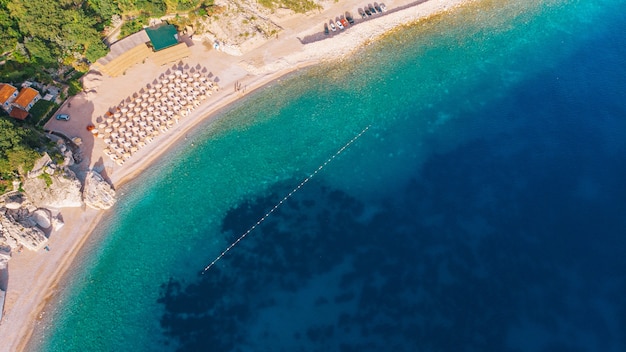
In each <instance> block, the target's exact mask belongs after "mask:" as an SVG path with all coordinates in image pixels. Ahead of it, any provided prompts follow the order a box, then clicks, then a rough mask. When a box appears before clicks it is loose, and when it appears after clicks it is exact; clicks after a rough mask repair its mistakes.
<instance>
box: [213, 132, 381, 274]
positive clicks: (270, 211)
mask: <svg viewBox="0 0 626 352" xmlns="http://www.w3.org/2000/svg"><path fill="white" fill-rule="evenodd" d="M371 126H372V125H368V126H367V127H365V128H364V129H363V130H362V131H361V132H359V133H358V134H357V135H356V136H354V137H353V138H352V139H351V140H350V141H348V143H346V144H344V145H343V146H342V147H341V148H340V149H339V150H337V152H335V154H333V155H332V156H331V157H330V158H328V159H326V161H324V163H323V164H321V165H320V166H319V167H318V168H317V169H316V170H315V171H313V173H311V174H310V175H309V176H307V177H306V178H305V179H304V180H302V182H300V184H299V185H297V186H296V187H295V188H294V189H292V190H291V192H289V193H287V195H286V196H285V197H283V199H281V200H280V202H278V203H276V205H274V207H273V208H272V209H270V210H269V211H268V212H267V213H265V215H263V216H262V217H261V218H260V219H259V220H258V221H257V222H256V223H255V224H254V225H252V227H250V228H249V229H248V230H247V231H246V232H244V233H243V234H242V235H241V236H239V238H237V239H236V240H235V242H233V243H231V244H230V245H229V246H228V247H227V248H226V249H225V250H224V251H223V252H222V253H220V255H218V256H217V258H215V259H214V260H213V261H212V262H211V264H209V265H207V266H206V267H205V268H204V270H202V274H204V273H206V272H207V270H209V269H211V267H212V266H213V265H215V263H217V262H218V261H219V260H220V259H222V257H224V256H225V255H226V253H228V252H229V251H230V250H231V249H233V247H235V246H236V245H237V244H239V242H241V240H243V239H244V238H246V236H248V235H249V234H250V232H252V231H254V229H255V228H257V226H259V225H261V224H262V223H263V222H264V221H265V220H266V219H267V218H268V217H269V216H270V215H272V213H273V212H275V211H276V209H278V208H280V206H281V205H283V203H285V202H286V201H287V199H289V198H291V196H293V195H294V193H296V192H298V191H299V190H300V188H302V186H304V185H305V184H306V183H307V182H309V181H310V180H311V179H312V178H313V177H315V175H317V173H318V172H320V171H322V169H323V168H324V167H326V165H328V163H330V162H331V161H332V160H333V159H335V158H336V157H338V156H339V155H340V154H341V153H343V152H344V151H345V150H346V148H348V147H349V146H350V145H351V144H352V143H354V142H356V140H357V139H359V138H360V137H361V136H362V135H363V134H364V133H365V132H367V130H369V128H370V127H371Z"/></svg>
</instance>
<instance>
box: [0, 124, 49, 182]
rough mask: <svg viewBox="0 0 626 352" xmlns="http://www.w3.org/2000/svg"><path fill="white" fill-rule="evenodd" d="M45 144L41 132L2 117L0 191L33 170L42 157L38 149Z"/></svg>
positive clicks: (0, 131) (0, 128) (0, 129)
mask: <svg viewBox="0 0 626 352" xmlns="http://www.w3.org/2000/svg"><path fill="white" fill-rule="evenodd" d="M43 144H44V143H42V134H41V132H38V131H36V130H34V129H32V128H25V127H24V126H18V125H17V124H16V123H15V122H13V121H11V120H9V119H8V118H6V117H0V191H3V190H5V189H6V188H7V186H8V184H9V182H10V181H12V180H13V179H15V178H16V176H18V175H23V174H25V173H26V172H27V171H30V170H31V169H32V168H33V165H34V164H35V161H36V160H37V159H38V158H39V157H41V154H40V153H39V152H38V150H37V149H38V148H40V147H41V146H42V145H43Z"/></svg>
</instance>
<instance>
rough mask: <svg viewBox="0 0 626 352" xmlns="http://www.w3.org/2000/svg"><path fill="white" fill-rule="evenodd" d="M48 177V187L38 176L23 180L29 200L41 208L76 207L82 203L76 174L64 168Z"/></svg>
mask: <svg viewBox="0 0 626 352" xmlns="http://www.w3.org/2000/svg"><path fill="white" fill-rule="evenodd" d="M50 178H51V179H52V184H51V185H50V187H48V185H46V181H45V180H43V179H42V178H39V177H37V178H31V179H27V180H26V181H24V185H23V188H24V191H25V193H26V195H27V196H28V198H29V199H30V201H31V202H33V203H34V204H35V205H36V206H38V207H41V208H76V207H80V206H82V205H83V202H82V200H81V198H82V197H81V192H80V189H81V184H80V181H79V180H78V178H76V174H74V173H73V172H72V171H70V170H69V169H65V170H64V171H63V173H61V174H57V175H53V176H50Z"/></svg>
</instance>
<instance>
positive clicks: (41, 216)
mask: <svg viewBox="0 0 626 352" xmlns="http://www.w3.org/2000/svg"><path fill="white" fill-rule="evenodd" d="M30 217H31V219H33V220H34V221H35V223H37V226H39V227H41V228H42V229H47V228H49V227H50V226H51V225H52V216H51V215H50V211H49V210H47V209H37V210H35V211H34V212H33V213H32V214H31V216H30Z"/></svg>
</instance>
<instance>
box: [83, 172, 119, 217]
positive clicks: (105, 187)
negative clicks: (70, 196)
mask: <svg viewBox="0 0 626 352" xmlns="http://www.w3.org/2000/svg"><path fill="white" fill-rule="evenodd" d="M83 200H84V202H85V204H86V205H87V206H89V207H91V208H94V209H109V208H111V207H112V206H113V205H114V204H115V202H116V199H115V191H114V190H113V187H111V185H110V184H109V183H108V182H107V181H105V180H104V178H102V176H101V175H100V174H99V173H97V172H96V171H93V170H92V171H89V172H88V173H87V175H86V176H85V187H84V189H83Z"/></svg>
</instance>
